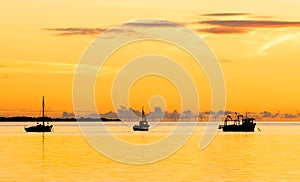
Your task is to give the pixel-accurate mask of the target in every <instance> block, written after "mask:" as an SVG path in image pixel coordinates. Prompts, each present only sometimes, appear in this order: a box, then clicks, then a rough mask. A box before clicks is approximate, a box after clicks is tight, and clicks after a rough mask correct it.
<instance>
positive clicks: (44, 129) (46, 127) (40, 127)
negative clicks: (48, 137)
mask: <svg viewBox="0 0 300 182" xmlns="http://www.w3.org/2000/svg"><path fill="white" fill-rule="evenodd" d="M52 128H53V125H49V124H47V125H45V100H44V96H43V101H42V124H41V123H37V125H35V126H29V127H24V129H25V131H26V132H51V131H52Z"/></svg>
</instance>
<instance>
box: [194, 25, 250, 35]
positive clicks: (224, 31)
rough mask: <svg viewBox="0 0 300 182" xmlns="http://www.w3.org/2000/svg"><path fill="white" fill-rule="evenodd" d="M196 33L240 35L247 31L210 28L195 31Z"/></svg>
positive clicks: (231, 28)
mask: <svg viewBox="0 0 300 182" xmlns="http://www.w3.org/2000/svg"><path fill="white" fill-rule="evenodd" d="M196 31H197V32H205V33H213V34H240V33H247V32H248V30H247V29H245V28H236V27H212V28H204V29H197V30H196Z"/></svg>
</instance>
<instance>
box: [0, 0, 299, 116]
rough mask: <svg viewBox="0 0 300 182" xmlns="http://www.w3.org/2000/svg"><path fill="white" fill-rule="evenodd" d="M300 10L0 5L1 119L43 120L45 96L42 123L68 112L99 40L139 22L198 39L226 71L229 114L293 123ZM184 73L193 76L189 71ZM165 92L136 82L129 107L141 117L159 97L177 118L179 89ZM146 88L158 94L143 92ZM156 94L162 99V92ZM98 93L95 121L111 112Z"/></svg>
mask: <svg viewBox="0 0 300 182" xmlns="http://www.w3.org/2000/svg"><path fill="white" fill-rule="evenodd" d="M299 9H300V2H299V1H296V0H286V1H282V0H279V1H271V0H263V1H261V0H251V1H250V0H245V1H236V0H227V1H222V0H210V1H199V0H197V1H196V0H185V1H180V0H178V1H174V0H172V1H169V0H164V1H161V0H160V1H158V0H154V1H145V0H126V1H124V0H91V1H84V0H76V1H57V0H51V1H33V0H29V1H20V0H12V1H2V2H1V6H0V14H1V16H0V19H1V21H0V22H1V23H0V28H1V34H0V40H1V42H0V84H1V92H0V93H1V94H0V115H2V116H8V115H39V114H40V102H41V98H42V96H43V95H44V96H45V98H46V107H47V111H48V115H51V116H60V115H61V113H62V112H63V111H67V112H72V111H73V108H72V107H73V106H72V84H73V76H74V72H75V69H76V65H77V63H78V61H79V59H80V57H81V55H82V54H83V52H84V51H85V49H86V48H87V47H88V46H89V44H90V43H91V42H92V41H93V39H94V38H96V36H97V35H99V34H101V33H102V32H103V31H105V30H107V29H109V28H111V27H113V26H115V25H118V24H121V23H123V22H126V21H130V20H134V19H143V18H159V19H167V20H170V21H173V22H177V23H181V24H183V25H185V26H187V27H189V28H191V29H192V30H194V31H195V32H197V33H198V34H199V36H201V37H203V38H204V40H205V41H206V42H207V43H208V44H209V46H210V48H211V49H212V50H213V51H214V53H215V55H216V56H217V58H218V60H219V62H220V65H221V67H222V69H223V74H224V78H225V80H226V89H227V95H226V99H227V102H226V104H227V106H226V110H233V111H239V112H244V111H246V110H248V111H256V112H260V111H271V112H277V111H281V112H285V113H295V112H297V110H299V109H300V84H299V83H300V74H299V68H300V61H299V58H300V33H299V32H300V31H299V30H300V13H299ZM135 46H137V45H135ZM143 46H145V47H147V46H148V45H147V43H145V44H144V45H143ZM143 46H141V47H143ZM162 48H164V46H162ZM130 50H135V49H134V48H131V47H130V46H129V47H128V48H127V52H130ZM138 50H139V51H141V50H143V49H142V48H140V49H138ZM154 50H155V49H154ZM156 51H158V50H156ZM173 51H174V50H173ZM174 52H176V51H174ZM139 53H140V54H141V53H142V52H139ZM164 53H165V54H168V55H169V56H170V57H172V58H173V59H177V61H178V62H182V60H183V59H184V60H188V59H189V58H186V57H184V56H185V55H184V54H183V53H180V51H179V52H178V51H177V52H176V53H174V54H172V51H168V50H167V48H166V51H165V52H164ZM133 55H135V54H134V53H133V51H132V53H129V54H127V55H126V56H127V57H126V56H125V57H124V54H122V51H121V52H120V53H116V55H114V58H111V59H112V61H111V62H110V63H108V65H107V69H109V68H110V67H109V64H112V65H113V64H114V62H116V61H119V60H122V59H123V58H124V59H125V58H127V59H129V58H131V59H132V57H133ZM118 64H120V63H118ZM185 64H187V65H186V66H187V67H189V65H188V61H187V62H186V63H185ZM190 67H192V65H190ZM109 71H112V70H109ZM191 72H192V73H191V74H192V75H193V77H194V78H195V79H196V80H198V81H199V80H200V81H203V82H201V84H199V85H197V88H198V89H199V97H200V100H201V111H205V110H209V109H210V101H211V99H210V91H209V86H208V82H207V80H206V79H204V78H205V75H204V74H203V73H199V75H198V76H197V75H196V74H195V73H194V72H193V71H191ZM112 74H117V73H116V72H113V73H112ZM112 78H113V77H112V76H111V74H107V75H102V77H101V75H99V79H98V81H97V83H99V82H101V80H102V81H103V82H104V83H105V84H108V85H109V84H110V83H111V81H112ZM145 82H147V84H145ZM164 82H165V81H164V80H160V79H158V78H155V77H153V78H151V77H147V78H144V80H143V79H141V80H139V81H138V82H136V84H135V85H134V86H133V87H132V91H131V95H130V105H131V106H132V107H134V108H138V107H139V106H140V105H141V104H143V103H144V102H147V101H149V98H151V96H152V95H159V94H161V96H164V97H165V101H166V102H167V110H169V111H172V110H174V109H178V108H177V107H179V106H178V105H180V101H179V100H178V96H176V94H177V91H176V89H175V88H174V87H173V86H172V84H170V83H164ZM149 83H157V85H155V84H152V85H155V86H153V87H149ZM199 83H200V82H199ZM146 85H147V86H146ZM160 85H165V87H166V89H161V90H160V89H159V88H161V86H160ZM148 87H149V88H148ZM95 88H96V90H97V93H98V95H96V98H97V104H98V105H99V109H100V112H108V111H110V110H112V106H111V102H110V99H109V97H107V95H109V90H101V89H99V88H98V87H97V85H96V86H95ZM108 88H110V86H108ZM143 89H147V90H148V91H147V92H145V91H144V90H143ZM141 92H143V93H146V94H144V95H145V96H143V95H141V94H139V93H141ZM100 102H101V103H100ZM147 104H148V103H146V104H145V105H147ZM157 104H158V103H157ZM147 110H149V108H147Z"/></svg>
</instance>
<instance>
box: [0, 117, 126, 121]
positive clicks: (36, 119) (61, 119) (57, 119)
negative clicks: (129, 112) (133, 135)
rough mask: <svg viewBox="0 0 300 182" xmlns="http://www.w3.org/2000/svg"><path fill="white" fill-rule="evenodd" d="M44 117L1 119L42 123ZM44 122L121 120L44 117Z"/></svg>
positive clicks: (1, 118)
mask: <svg viewBox="0 0 300 182" xmlns="http://www.w3.org/2000/svg"><path fill="white" fill-rule="evenodd" d="M42 119H43V118H42V117H28V116H16V117H0V122H27V121H28V122H33V121H34V122H40V121H42ZM44 121H50V122H51V121H52V122H76V121H103V122H116V121H117V122H119V121H121V120H120V119H109V118H51V117H44Z"/></svg>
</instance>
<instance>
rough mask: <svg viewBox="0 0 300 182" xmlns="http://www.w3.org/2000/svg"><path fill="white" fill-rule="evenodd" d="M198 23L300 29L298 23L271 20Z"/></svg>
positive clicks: (299, 23) (204, 22) (202, 22)
mask: <svg viewBox="0 0 300 182" xmlns="http://www.w3.org/2000/svg"><path fill="white" fill-rule="evenodd" d="M198 23H201V24H208V25H216V26H225V27H249V28H251V27H252V28H282V27H300V22H298V21H294V22H292V21H273V20H208V21H200V22H198Z"/></svg>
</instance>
